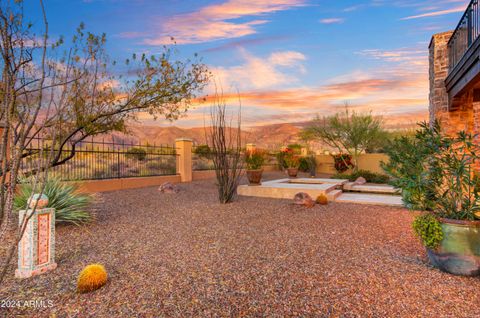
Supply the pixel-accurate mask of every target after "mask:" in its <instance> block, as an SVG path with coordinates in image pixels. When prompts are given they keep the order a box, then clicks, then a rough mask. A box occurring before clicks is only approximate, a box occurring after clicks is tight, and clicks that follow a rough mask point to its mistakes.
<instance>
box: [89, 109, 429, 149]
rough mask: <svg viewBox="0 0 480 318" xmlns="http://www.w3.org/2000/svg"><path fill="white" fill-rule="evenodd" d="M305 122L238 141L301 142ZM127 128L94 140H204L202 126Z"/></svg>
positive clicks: (394, 122)
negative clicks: (300, 133)
mask: <svg viewBox="0 0 480 318" xmlns="http://www.w3.org/2000/svg"><path fill="white" fill-rule="evenodd" d="M426 117H427V116H426V115H425V114H424V113H421V114H413V115H399V116H391V117H386V118H384V122H385V128H386V129H389V130H396V129H413V128H415V126H416V122H418V121H421V120H425V119H426ZM307 124H308V122H298V123H282V124H272V125H264V126H256V127H252V128H248V129H244V130H242V142H243V143H255V144H256V145H257V146H258V147H261V148H268V149H278V148H279V147H281V146H283V145H287V144H292V143H298V142H301V140H300V137H299V132H300V131H301V130H302V128H303V127H305V126H306V125H307ZM128 131H129V133H128V134H122V133H117V132H115V133H112V134H109V135H106V136H98V137H96V139H102V138H104V139H105V140H111V139H112V138H113V139H114V140H115V142H126V143H138V142H141V143H147V142H148V143H149V144H157V145H159V144H169V145H172V144H173V143H175V139H177V138H181V137H186V138H190V139H192V140H193V141H194V143H195V144H204V143H205V128H204V127H195V128H180V127H175V126H170V127H160V126H147V125H141V124H132V125H130V126H128Z"/></svg>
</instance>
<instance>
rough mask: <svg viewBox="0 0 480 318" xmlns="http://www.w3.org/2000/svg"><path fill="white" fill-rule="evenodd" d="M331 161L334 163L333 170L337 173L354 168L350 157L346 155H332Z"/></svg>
mask: <svg viewBox="0 0 480 318" xmlns="http://www.w3.org/2000/svg"><path fill="white" fill-rule="evenodd" d="M333 160H334V162H335V170H337V172H345V171H347V170H348V169H352V168H354V167H355V166H354V164H353V162H352V156H351V155H349V154H346V153H341V154H338V155H333Z"/></svg>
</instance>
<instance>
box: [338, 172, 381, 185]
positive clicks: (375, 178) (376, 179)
mask: <svg viewBox="0 0 480 318" xmlns="http://www.w3.org/2000/svg"><path fill="white" fill-rule="evenodd" d="M359 177H363V178H365V180H367V182H369V183H388V182H389V181H390V178H389V177H388V176H387V175H384V174H380V173H375V172H371V171H368V170H358V171H357V172H353V173H337V174H335V175H333V176H332V178H334V179H348V180H349V181H355V180H357V179H358V178H359Z"/></svg>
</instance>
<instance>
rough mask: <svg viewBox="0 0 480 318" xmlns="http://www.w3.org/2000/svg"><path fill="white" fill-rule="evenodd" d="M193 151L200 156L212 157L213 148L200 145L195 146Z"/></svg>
mask: <svg viewBox="0 0 480 318" xmlns="http://www.w3.org/2000/svg"><path fill="white" fill-rule="evenodd" d="M193 153H194V154H196V155H197V156H198V157H199V158H205V159H210V158H212V149H211V148H210V147H209V146H208V145H198V146H197V147H195V149H194V151H193Z"/></svg>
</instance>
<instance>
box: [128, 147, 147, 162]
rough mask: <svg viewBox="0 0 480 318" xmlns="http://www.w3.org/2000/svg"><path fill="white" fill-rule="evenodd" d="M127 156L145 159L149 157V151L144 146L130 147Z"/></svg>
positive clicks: (139, 159)
mask: <svg viewBox="0 0 480 318" xmlns="http://www.w3.org/2000/svg"><path fill="white" fill-rule="evenodd" d="M126 157H127V158H129V159H136V160H138V161H143V160H145V159H146V158H147V151H146V150H145V149H143V148H138V147H133V148H130V149H128V151H127V154H126Z"/></svg>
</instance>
